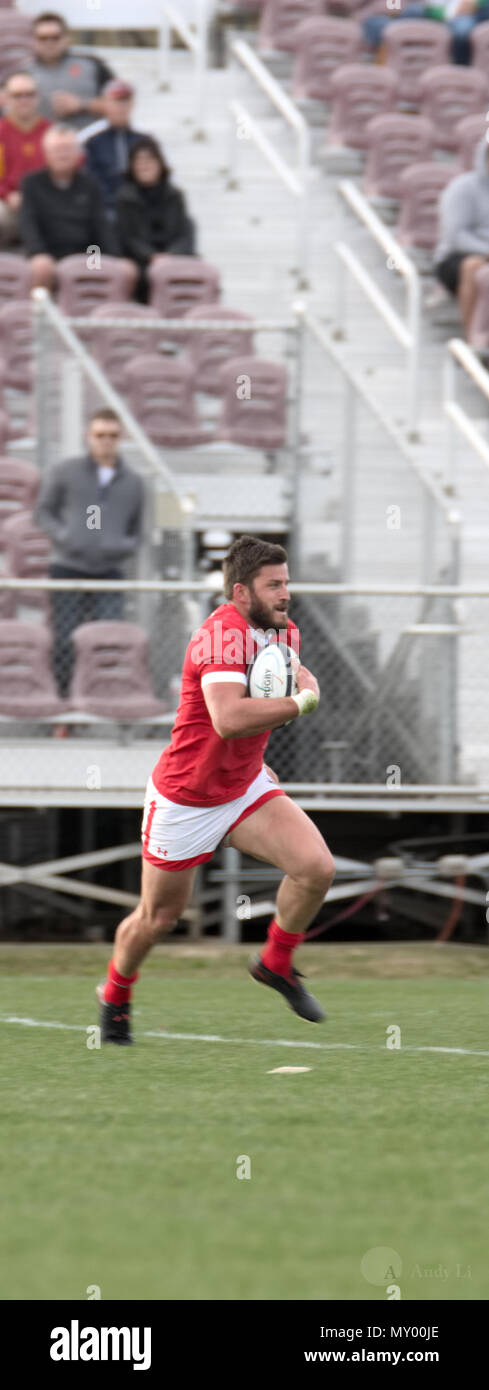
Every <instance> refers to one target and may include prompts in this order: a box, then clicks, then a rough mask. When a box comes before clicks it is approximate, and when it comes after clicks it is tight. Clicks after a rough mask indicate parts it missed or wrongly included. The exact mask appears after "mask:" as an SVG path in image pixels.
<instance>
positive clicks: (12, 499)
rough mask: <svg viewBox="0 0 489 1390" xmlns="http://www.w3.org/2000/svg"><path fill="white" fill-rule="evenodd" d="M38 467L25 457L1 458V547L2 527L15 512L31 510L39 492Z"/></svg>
mask: <svg viewBox="0 0 489 1390" xmlns="http://www.w3.org/2000/svg"><path fill="white" fill-rule="evenodd" d="M39 484H40V476H39V473H38V471H37V468H34V467H33V465H32V464H31V463H25V462H24V460H23V459H11V458H6V457H1V458H0V549H1V547H2V527H3V523H4V522H5V521H7V520H8V519H9V518H10V517H11V516H12V515H13V514H14V513H17V512H20V511H29V510H30V509H31V508H32V507H33V506H34V503H35V501H36V497H37V494H38V492H39Z"/></svg>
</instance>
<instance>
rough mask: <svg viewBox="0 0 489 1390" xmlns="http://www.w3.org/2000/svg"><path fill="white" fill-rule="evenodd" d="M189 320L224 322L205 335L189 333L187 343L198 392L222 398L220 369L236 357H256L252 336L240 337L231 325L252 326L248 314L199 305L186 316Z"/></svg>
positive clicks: (243, 335) (246, 334)
mask: <svg viewBox="0 0 489 1390" xmlns="http://www.w3.org/2000/svg"><path fill="white" fill-rule="evenodd" d="M185 317H186V318H187V319H194V320H197V321H198V320H199V319H218V320H220V321H221V322H222V328H209V329H207V330H206V331H204V330H203V331H202V333H189V335H188V339H187V354H188V358H189V361H190V363H191V365H192V370H193V375H194V385H195V389H196V390H198V391H207V392H209V393H210V394H211V395H215V396H220V395H221V394H222V389H223V383H222V377H221V367H222V366H223V363H225V362H226V361H227V359H228V358H229V357H237V356H238V354H244V355H246V356H247V357H251V356H252V354H253V333H252V332H251V331H250V332H249V333H241V332H240V330H239V329H236V328H230V327H229V326H228V323H229V321H231V323H232V322H235V323H236V322H242V323H249V322H251V320H250V316H249V314H240V313H237V311H236V310H235V309H221V307H220V305H219V304H218V305H211V306H209V307H208V308H207V307H206V306H205V305H200V306H199V307H198V308H197V309H191V310H190V312H189V313H188V314H186V315H185Z"/></svg>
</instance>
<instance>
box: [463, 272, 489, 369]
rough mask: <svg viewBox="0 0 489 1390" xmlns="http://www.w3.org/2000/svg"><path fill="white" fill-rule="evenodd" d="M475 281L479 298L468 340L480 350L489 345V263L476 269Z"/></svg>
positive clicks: (476, 302)
mask: <svg viewBox="0 0 489 1390" xmlns="http://www.w3.org/2000/svg"><path fill="white" fill-rule="evenodd" d="M475 283H476V293H477V298H476V301H475V307H474V312H473V314H472V319H471V323H470V332H469V334H468V337H467V341H468V342H469V343H470V346H471V347H473V348H475V349H476V351H480V350H481V348H488V347H489V265H481V267H480V269H479V270H477V271H476V273H475Z"/></svg>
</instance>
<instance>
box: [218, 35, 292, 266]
mask: <svg viewBox="0 0 489 1390" xmlns="http://www.w3.org/2000/svg"><path fill="white" fill-rule="evenodd" d="M230 52H231V55H232V57H233V58H235V59H236V61H237V62H238V63H240V64H241V66H242V67H243V68H244V69H245V71H246V72H247V73H248V74H249V76H250V77H252V78H253V80H254V82H255V83H256V84H257V85H258V87H259V88H260V89H261V91H262V92H264V93H265V95H266V96H267V97H268V99H269V101H270V102H271V105H272V106H274V107H275V110H276V111H278V112H279V113H280V115H281V116H283V118H284V120H285V121H286V122H287V125H288V126H289V127H290V129H291V130H292V132H293V134H294V136H295V141H296V154H297V167H296V169H295V170H293V169H291V168H290V167H289V165H288V164H287V163H286V161H285V160H284V159H282V157H281V155H280V154H279V153H278V150H276V149H275V147H274V145H273V144H272V141H271V140H270V139H269V137H268V136H267V135H265V134H264V132H263V131H262V130H261V128H260V126H259V124H258V122H257V121H255V120H254V119H253V117H252V116H251V115H250V112H249V111H248V109H247V107H246V106H244V104H243V103H242V102H241V101H238V100H236V99H235V100H233V101H231V102H230V103H229V109H230V113H231V117H232V131H231V144H230V157H229V165H230V174H231V175H232V176H233V177H235V176H236V173H237V148H238V146H239V142H240V139H241V140H244V139H250V140H252V141H253V143H254V144H255V145H256V147H257V149H259V150H260V152H261V154H263V156H264V158H265V159H266V160H267V162H268V164H269V165H270V167H271V168H272V169H273V170H274V171H275V173H276V174H277V175H278V177H279V178H280V179H281V181H282V183H283V184H284V186H285V188H287V189H288V190H289V193H292V195H293V196H294V197H295V198H296V199H297V225H296V236H297V242H296V258H297V272H298V276H299V280H300V281H301V282H304V281H305V276H306V269H307V260H308V214H309V186H310V179H311V135H310V131H309V126H308V124H307V121H306V120H305V119H304V116H303V115H302V114H301V112H300V111H298V109H297V107H296V106H295V104H294V102H293V101H291V98H290V97H289V96H287V93H286V92H284V90H283V88H282V87H281V86H280V84H279V83H278V82H277V81H276V80H275V78H274V77H272V75H271V73H269V71H268V69H267V68H266V67H265V65H264V63H262V62H261V61H260V59H259V58H258V57H257V55H256V53H254V52H253V49H252V48H250V45H249V44H247V43H245V42H244V40H243V39H235V40H234V42H233V43H231V45H230ZM240 129H241V130H242V132H243V133H242V134H241V136H239V134H238V132H239V130H240Z"/></svg>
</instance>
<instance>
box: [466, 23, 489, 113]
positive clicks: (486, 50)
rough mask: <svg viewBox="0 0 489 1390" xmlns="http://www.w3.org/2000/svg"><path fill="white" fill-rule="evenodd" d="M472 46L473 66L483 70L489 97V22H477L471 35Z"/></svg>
mask: <svg viewBox="0 0 489 1390" xmlns="http://www.w3.org/2000/svg"><path fill="white" fill-rule="evenodd" d="M470 43H471V47H472V66H473V67H474V68H476V69H477V71H478V72H482V73H483V75H484V77H485V79H486V82H487V84H488V85H487V95H488V97H489V81H488V76H487V74H488V73H489V22H488V21H487V20H486V21H485V22H484V24H476V26H475V28H474V29H473V30H472V33H471V35H470Z"/></svg>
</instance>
